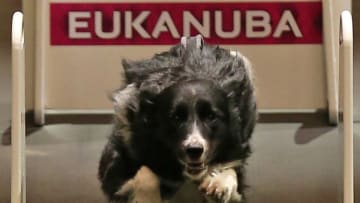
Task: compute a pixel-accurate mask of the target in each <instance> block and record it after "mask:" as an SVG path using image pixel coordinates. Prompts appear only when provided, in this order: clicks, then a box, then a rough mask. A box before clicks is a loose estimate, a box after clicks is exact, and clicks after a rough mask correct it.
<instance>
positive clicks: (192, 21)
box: [183, 11, 210, 38]
mask: <svg viewBox="0 0 360 203" xmlns="http://www.w3.org/2000/svg"><path fill="white" fill-rule="evenodd" d="M183 19H184V22H183V30H184V36H190V35H191V33H190V30H191V25H193V26H194V27H195V28H196V29H197V31H198V34H201V35H202V36H204V37H206V38H207V37H210V12H209V11H204V12H203V16H202V19H203V24H201V23H200V22H199V21H198V20H197V19H196V18H195V17H194V16H193V15H192V14H191V13H190V12H189V11H184V16H183Z"/></svg>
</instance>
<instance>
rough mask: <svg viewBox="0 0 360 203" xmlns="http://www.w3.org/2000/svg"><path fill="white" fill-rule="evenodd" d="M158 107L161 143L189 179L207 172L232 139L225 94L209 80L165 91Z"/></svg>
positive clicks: (196, 81)
mask: <svg viewBox="0 0 360 203" xmlns="http://www.w3.org/2000/svg"><path fill="white" fill-rule="evenodd" d="M156 106H157V108H156V109H157V111H156V113H155V114H154V116H155V119H156V120H157V123H158V125H157V128H158V129H156V131H157V133H156V135H157V136H158V139H159V140H161V141H162V142H163V143H164V144H165V145H167V146H169V148H171V149H173V153H175V154H176V157H177V158H178V159H179V161H180V162H181V163H182V164H183V165H184V166H185V171H184V172H185V174H186V175H187V176H189V177H192V178H196V177H197V176H200V175H201V174H202V173H204V172H206V169H207V165H208V164H209V163H210V162H211V161H212V159H214V158H215V156H216V153H217V149H219V145H221V143H222V142H226V141H227V140H229V139H227V137H228V136H230V135H231V133H230V122H229V119H230V115H229V113H230V112H229V106H228V101H227V97H226V94H225V92H224V91H222V90H221V89H220V88H219V87H217V86H216V85H215V84H214V83H213V82H211V81H207V80H192V81H186V82H180V83H176V84H174V85H172V86H170V87H168V88H166V89H164V90H163V91H162V92H161V93H160V94H159V96H158V97H157V99H156Z"/></svg>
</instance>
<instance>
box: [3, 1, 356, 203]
mask: <svg viewBox="0 0 360 203" xmlns="http://www.w3.org/2000/svg"><path fill="white" fill-rule="evenodd" d="M6 2H7V4H8V6H9V7H11V8H14V9H15V8H17V7H19V5H20V4H19V2H20V1H13V0H6ZM1 7H2V6H0V11H1ZM2 8H4V7H2ZM5 14H7V13H4V12H0V17H1V18H0V19H2V20H1V21H2V22H9V21H8V19H9V17H8V15H5ZM2 24H4V23H2ZM2 33H4V32H0V44H1V45H4V44H5V45H6V46H0V132H3V131H4V130H5V129H6V128H7V127H8V125H9V123H10V94H9V89H10V68H9V67H10V51H9V44H8V41H7V40H8V38H9V36H8V35H4V34H2ZM359 52H360V51H359ZM359 63H360V62H359ZM359 70H360V69H359ZM359 97H360V96H359ZM110 129H111V126H110V125H105V124H101V125H100V124H97V125H70V124H57V125H47V126H45V127H43V128H42V129H40V130H38V131H36V132H34V133H32V134H31V135H30V136H28V137H27V140H26V141H27V150H26V161H27V163H26V164H27V169H26V170H27V202H28V203H63V202H77V203H100V202H105V199H104V197H103V195H102V193H101V191H100V188H99V182H98V180H97V178H96V172H97V165H98V160H99V157H100V152H101V150H102V147H103V146H104V144H105V142H106V137H107V135H108V134H109V132H110ZM341 138H342V137H341V129H340V128H334V127H330V126H325V125H311V124H308V123H306V124H303V123H271V124H268V123H267V124H265V123H260V124H258V125H257V127H256V130H255V133H254V135H253V140H252V144H253V149H254V153H253V154H252V156H251V158H250V159H249V162H248V166H247V183H248V185H249V189H248V190H247V196H248V199H249V201H248V202H249V203H264V202H266V203H305V202H306V203H323V202H326V203H339V202H341V189H342V182H341V181H342V172H341V170H342V159H341V150H342V149H341ZM10 150H11V148H10V147H9V146H3V145H0V203H9V202H10V156H11V151H10ZM358 154H360V124H355V166H356V167H355V192H356V194H355V196H356V203H360V159H359V158H358V156H357V155H358ZM184 202H186V201H184Z"/></svg>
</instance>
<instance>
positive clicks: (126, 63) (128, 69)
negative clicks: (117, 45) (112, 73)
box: [121, 59, 137, 84]
mask: <svg viewBox="0 0 360 203" xmlns="http://www.w3.org/2000/svg"><path fill="white" fill-rule="evenodd" d="M121 63H122V66H123V68H124V73H125V79H126V82H127V83H128V84H131V83H135V82H136V80H137V74H136V73H137V72H136V69H137V68H136V67H137V65H136V62H133V61H130V60H127V59H123V60H122V61H121Z"/></svg>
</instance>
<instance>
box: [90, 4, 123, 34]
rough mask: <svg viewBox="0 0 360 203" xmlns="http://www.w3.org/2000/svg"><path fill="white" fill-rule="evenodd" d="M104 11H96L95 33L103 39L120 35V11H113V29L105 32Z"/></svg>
mask: <svg viewBox="0 0 360 203" xmlns="http://www.w3.org/2000/svg"><path fill="white" fill-rule="evenodd" d="M102 22H103V19H102V12H101V11H95V34H96V35H97V36H98V37H100V38H103V39H114V38H116V37H118V36H119V35H120V11H114V12H113V30H112V32H104V31H103V26H102Z"/></svg>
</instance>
